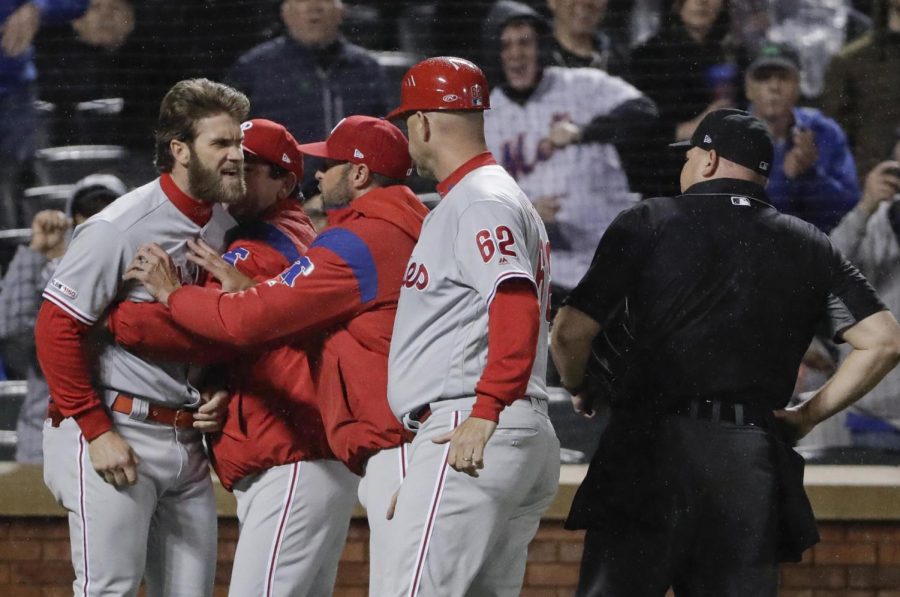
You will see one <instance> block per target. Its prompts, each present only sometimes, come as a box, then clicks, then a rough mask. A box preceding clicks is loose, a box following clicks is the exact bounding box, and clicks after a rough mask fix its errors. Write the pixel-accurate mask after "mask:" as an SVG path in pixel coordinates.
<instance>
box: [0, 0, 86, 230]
mask: <svg viewBox="0 0 900 597" xmlns="http://www.w3.org/2000/svg"><path fill="white" fill-rule="evenodd" d="M87 2H88V0H40V1H38V0H0V228H10V227H12V228H14V227H16V226H17V225H18V209H17V206H16V202H17V200H18V195H19V191H20V188H19V187H20V185H19V181H20V179H21V177H22V172H23V169H24V167H25V164H26V163H28V162H29V161H30V160H31V156H32V154H33V153H34V150H35V148H36V145H37V114H36V113H35V110H34V100H35V90H34V81H35V77H36V74H37V73H36V71H35V68H34V62H33V54H34V50H33V49H32V46H31V42H32V41H33V40H34V35H35V33H37V30H38V28H39V27H40V24H41V23H42V22H43V23H53V22H60V21H67V20H70V19H74V18H75V17H78V16H79V15H81V13H83V12H84V10H85V8H86V7H87Z"/></svg>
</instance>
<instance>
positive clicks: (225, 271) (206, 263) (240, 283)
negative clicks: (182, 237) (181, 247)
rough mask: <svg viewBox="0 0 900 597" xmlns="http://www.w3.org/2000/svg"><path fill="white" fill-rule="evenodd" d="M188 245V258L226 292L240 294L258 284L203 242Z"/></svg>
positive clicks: (188, 243) (193, 242)
mask: <svg viewBox="0 0 900 597" xmlns="http://www.w3.org/2000/svg"><path fill="white" fill-rule="evenodd" d="M187 245H188V248H189V249H190V250H191V253H189V254H188V256H187V258H188V259H189V260H190V261H192V262H194V263H196V264H197V265H199V266H200V267H202V268H203V269H205V270H206V271H207V272H209V274H210V275H211V276H212V277H213V278H215V279H216V280H218V281H219V283H221V284H222V290H224V291H225V292H240V291H241V290H247V289H248V288H252V287H253V286H254V285H255V284H256V282H255V281H254V280H253V278H251V277H249V276H245V275H244V274H242V273H241V272H240V271H238V269H237V268H236V267H234V266H232V265H231V264H230V263H228V262H227V261H225V260H224V259H222V256H221V255H219V253H217V252H216V251H215V250H214V249H213V248H212V247H210V246H209V245H208V244H206V243H205V242H203V240H201V239H198V240H196V241H194V240H189V241H188V242H187Z"/></svg>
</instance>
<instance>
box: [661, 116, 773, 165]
mask: <svg viewBox="0 0 900 597" xmlns="http://www.w3.org/2000/svg"><path fill="white" fill-rule="evenodd" d="M669 147H699V148H700V149H703V150H705V151H710V150H713V149H714V150H716V153H718V154H719V155H720V156H722V157H723V158H725V159H726V160H729V161H732V162H734V163H735V164H740V165H741V166H744V167H745V168H749V169H750V170H753V171H754V172H756V173H757V174H762V175H763V176H769V171H770V170H771V168H772V152H773V149H772V137H771V136H769V131H768V129H766V125H764V124H763V123H762V122H761V121H760V120H759V119H758V118H756V117H755V116H753V115H751V114H749V113H747V112H744V111H743V110H733V109H727V110H715V111H714V112H710V113H709V114H707V115H706V116H705V117H704V118H703V120H701V121H700V124H699V125H698V126H697V129H696V130H695V131H694V134H693V135H691V138H690V139H689V140H687V141H680V142H678V143H672V144H670V145H669Z"/></svg>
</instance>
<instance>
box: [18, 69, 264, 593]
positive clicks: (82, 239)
mask: <svg viewBox="0 0 900 597" xmlns="http://www.w3.org/2000/svg"><path fill="white" fill-rule="evenodd" d="M248 110H249V102H248V101H247V98H246V97H245V96H244V95H243V94H241V93H239V92H237V91H235V90H234V89H232V88H230V87H227V86H225V85H221V84H219V83H213V82H211V81H208V80H206V79H191V80H185V81H180V82H179V83H177V84H175V85H174V86H173V87H172V89H170V90H169V92H168V93H167V94H166V96H165V97H164V98H163V100H162V105H161V107H160V115H159V122H158V125H157V133H156V163H157V168H158V169H159V170H160V172H161V175H160V177H159V178H158V179H156V180H154V181H152V182H150V183H148V184H146V185H144V186H142V187H139V188H137V189H135V190H134V191H131V192H130V193H127V194H126V195H123V196H122V197H120V198H119V199H117V200H116V201H115V202H113V203H112V204H111V205H110V206H109V207H108V208H106V209H104V210H103V211H102V212H100V213H99V214H97V215H96V216H94V217H92V218H91V219H89V220H88V221H87V222H85V223H84V224H83V225H82V226H79V227H78V229H77V230H76V231H75V235H74V238H73V239H72V243H71V245H70V247H69V249H68V251H67V252H66V254H65V256H64V257H63V259H62V261H61V263H60V264H59V267H58V268H57V269H56V271H55V273H54V276H53V278H52V279H51V280H50V282H49V284H48V285H47V288H46V290H45V291H44V298H45V299H46V301H45V302H44V304H43V306H42V307H41V311H40V313H39V315H38V321H37V325H36V331H35V334H36V343H37V354H38V358H39V360H40V364H41V368H42V369H43V371H44V373H45V375H46V377H47V385H48V386H49V388H50V407H49V412H48V419H47V421H46V422H45V424H44V454H45V465H44V479H45V482H46V483H47V486H48V487H49V488H50V491H51V492H52V493H53V495H54V497H55V498H56V499H57V501H58V502H59V503H60V504H61V505H62V506H63V507H64V508H65V509H66V510H68V512H69V535H70V540H71V544H72V563H73V566H74V568H75V577H76V578H75V582H74V584H73V590H74V593H75V594H76V595H111V594H112V595H135V594H137V592H138V588H139V586H140V584H141V578H142V577H144V578H145V579H146V586H147V594H148V595H150V596H162V595H166V596H170V597H171V596H173V595H178V596H185V597H196V596H198V595H209V594H211V593H212V586H213V580H214V572H215V562H216V536H217V534H216V509H215V501H214V497H213V490H212V483H211V481H210V476H209V469H208V462H207V458H206V455H205V453H204V449H203V444H202V439H201V438H202V434H201V431H203V430H212V429H215V428H217V426H218V421H217V417H218V416H219V415H218V411H217V407H218V405H217V404H216V402H215V401H213V402H210V403H207V404H204V405H201V396H200V392H199V391H198V389H197V383H198V382H199V379H200V374H201V373H202V371H201V369H200V368H198V367H194V366H190V365H185V364H181V363H174V362H168V361H163V360H157V359H149V358H142V357H138V356H136V355H134V354H132V353H130V352H128V351H126V350H124V349H123V348H121V347H119V346H117V345H116V344H115V343H114V342H112V340H111V338H109V336H108V335H106V334H104V333H103V330H102V329H100V326H97V325H96V324H97V323H98V321H100V320H101V319H102V318H103V316H104V313H105V311H106V309H107V307H108V306H109V305H110V303H112V302H113V301H117V300H123V299H125V300H137V301H142V300H143V301H147V300H151V297H150V295H149V294H148V293H147V292H146V291H145V290H144V289H143V288H141V287H140V286H139V285H137V284H134V283H129V282H126V281H123V279H122V276H123V274H124V273H125V270H126V266H127V265H128V264H129V262H130V261H131V260H132V258H133V257H134V256H135V254H136V253H137V250H138V247H139V246H140V245H142V244H144V243H147V242H150V241H153V242H156V243H159V244H160V245H161V246H163V247H164V248H165V250H166V251H168V252H169V254H170V255H171V256H172V259H173V261H174V263H175V264H176V265H177V268H178V275H179V276H180V277H181V279H182V280H184V281H185V282H196V281H197V280H198V278H199V276H200V274H201V270H200V268H199V267H198V266H197V265H196V264H194V263H192V262H191V261H189V260H188V259H187V254H188V247H187V243H188V241H189V240H193V239H198V238H202V239H204V240H205V241H206V242H207V243H209V245H210V246H212V247H215V248H217V249H221V248H223V247H224V241H225V234H226V232H227V230H228V229H229V228H230V227H232V226H233V224H234V220H233V219H232V218H231V217H229V216H228V214H227V213H226V212H225V210H224V208H222V207H221V206H220V205H218V203H234V202H236V201H238V200H240V199H241V197H243V195H244V177H243V154H242V152H241V129H240V123H241V121H242V120H243V119H244V118H245V117H246V115H247V112H248Z"/></svg>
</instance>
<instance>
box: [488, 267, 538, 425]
mask: <svg viewBox="0 0 900 597" xmlns="http://www.w3.org/2000/svg"><path fill="white" fill-rule="evenodd" d="M540 317H541V306H540V303H539V302H538V298H537V292H536V291H535V289H534V284H533V283H532V282H531V280H528V279H526V278H510V279H508V280H506V281H504V282H501V284H500V286H499V287H498V289H497V293H496V295H495V296H494V300H493V301H492V302H491V306H490V308H489V309H488V357H487V364H486V365H485V367H484V373H482V375H481V379H480V380H478V384H477V385H476V386H475V394H476V396H477V398H476V400H475V406H474V407H473V408H472V416H473V417H478V418H479V419H488V420H490V421H495V422H496V421H499V419H500V411H502V410H503V409H504V408H505V407H507V406H509V405H510V404H512V403H513V402H515V401H516V400H518V399H519V398H523V397H524V396H525V391H526V390H527V389H528V381H529V380H530V379H531V370H532V368H533V367H534V360H535V357H536V352H535V349H536V347H537V340H538V333H540V327H541V326H540Z"/></svg>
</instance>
